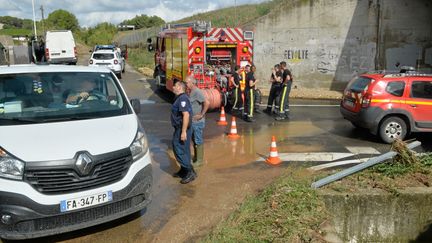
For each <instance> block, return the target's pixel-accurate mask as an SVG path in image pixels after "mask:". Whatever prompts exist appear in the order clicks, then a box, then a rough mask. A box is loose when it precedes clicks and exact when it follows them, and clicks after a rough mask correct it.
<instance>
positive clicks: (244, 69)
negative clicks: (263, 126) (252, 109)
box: [240, 64, 250, 117]
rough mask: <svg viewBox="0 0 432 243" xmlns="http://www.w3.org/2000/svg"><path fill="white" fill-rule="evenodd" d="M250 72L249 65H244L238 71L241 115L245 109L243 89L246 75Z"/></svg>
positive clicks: (244, 88) (244, 113) (244, 114)
mask: <svg viewBox="0 0 432 243" xmlns="http://www.w3.org/2000/svg"><path fill="white" fill-rule="evenodd" d="M249 72H250V65H249V64H248V65H246V66H245V67H244V68H243V69H242V70H241V72H240V91H241V99H242V106H243V108H242V111H243V113H242V116H244V117H245V116H246V111H245V110H244V107H245V103H246V97H245V90H246V75H247V74H248V73H249Z"/></svg>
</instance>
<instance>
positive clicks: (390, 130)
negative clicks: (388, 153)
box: [379, 116, 407, 143]
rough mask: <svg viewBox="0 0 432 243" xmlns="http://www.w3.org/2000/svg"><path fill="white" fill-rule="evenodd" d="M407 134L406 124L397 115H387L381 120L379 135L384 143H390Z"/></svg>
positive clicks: (401, 138)
mask: <svg viewBox="0 0 432 243" xmlns="http://www.w3.org/2000/svg"><path fill="white" fill-rule="evenodd" d="M406 134H407V125H406V123H405V121H404V120H402V119H401V118H399V117H395V116H392V117H387V118H386V119H385V120H384V121H382V122H381V125H380V127H379V135H380V137H381V139H382V140H383V141H384V142H386V143H392V142H393V141H395V140H396V139H400V140H403V139H404V138H405V136H406Z"/></svg>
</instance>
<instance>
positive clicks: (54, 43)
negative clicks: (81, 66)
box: [46, 32, 75, 59]
mask: <svg viewBox="0 0 432 243" xmlns="http://www.w3.org/2000/svg"><path fill="white" fill-rule="evenodd" d="M46 47H47V48H48V51H49V55H50V57H51V59H55V58H70V57H72V58H73V57H75V41H74V39H73V36H72V34H71V33H70V32H52V33H50V35H49V36H47V40H46Z"/></svg>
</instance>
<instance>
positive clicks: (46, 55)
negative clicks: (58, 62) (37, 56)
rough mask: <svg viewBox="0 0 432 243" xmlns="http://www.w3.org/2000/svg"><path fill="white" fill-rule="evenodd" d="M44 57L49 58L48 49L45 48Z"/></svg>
mask: <svg viewBox="0 0 432 243" xmlns="http://www.w3.org/2000/svg"><path fill="white" fill-rule="evenodd" d="M45 58H46V59H47V60H48V59H49V49H48V48H45Z"/></svg>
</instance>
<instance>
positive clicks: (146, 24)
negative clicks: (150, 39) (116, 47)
mask: <svg viewBox="0 0 432 243" xmlns="http://www.w3.org/2000/svg"><path fill="white" fill-rule="evenodd" d="M164 23H165V21H164V20H163V19H162V18H160V17H158V16H156V15H155V16H150V17H149V16H147V15H145V14H141V15H139V16H138V15H137V16H135V17H134V18H132V19H127V20H124V21H123V22H121V23H120V24H127V25H135V28H136V29H141V28H151V27H155V26H160V25H163V24H164Z"/></svg>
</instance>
